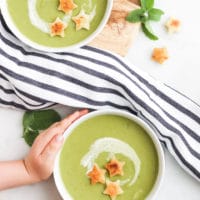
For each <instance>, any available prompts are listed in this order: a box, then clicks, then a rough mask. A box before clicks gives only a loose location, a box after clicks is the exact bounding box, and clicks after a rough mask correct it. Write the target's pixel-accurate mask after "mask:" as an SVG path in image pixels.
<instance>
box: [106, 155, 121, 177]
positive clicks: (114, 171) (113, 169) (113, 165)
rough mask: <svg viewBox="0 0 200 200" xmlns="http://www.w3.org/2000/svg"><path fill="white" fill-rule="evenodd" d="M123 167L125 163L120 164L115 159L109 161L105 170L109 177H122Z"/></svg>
mask: <svg viewBox="0 0 200 200" xmlns="http://www.w3.org/2000/svg"><path fill="white" fill-rule="evenodd" d="M124 165H125V162H120V161H119V160H117V159H116V158H115V157H114V158H112V159H111V160H110V162H109V163H107V164H106V166H105V168H106V169H107V170H108V172H109V174H110V177H113V176H116V175H121V176H122V175H123V174H124V171H123V166H124Z"/></svg>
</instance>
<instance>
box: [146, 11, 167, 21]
mask: <svg viewBox="0 0 200 200" xmlns="http://www.w3.org/2000/svg"><path fill="white" fill-rule="evenodd" d="M163 14H164V12H163V11H162V10H160V9H157V8H152V9H150V10H149V11H148V19H149V20H153V21H160V18H161V16H162V15H163Z"/></svg>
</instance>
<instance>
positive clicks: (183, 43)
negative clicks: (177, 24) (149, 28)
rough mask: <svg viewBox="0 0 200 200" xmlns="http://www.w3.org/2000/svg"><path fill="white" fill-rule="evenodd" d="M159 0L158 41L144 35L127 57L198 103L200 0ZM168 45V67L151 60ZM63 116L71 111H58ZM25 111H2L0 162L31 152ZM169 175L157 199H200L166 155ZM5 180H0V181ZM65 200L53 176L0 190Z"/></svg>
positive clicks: (199, 190)
mask: <svg viewBox="0 0 200 200" xmlns="http://www.w3.org/2000/svg"><path fill="white" fill-rule="evenodd" d="M155 1H156V3H155V4H156V7H159V8H161V9H163V10H164V11H165V16H163V18H162V20H161V22H159V23H157V24H153V28H154V30H155V32H156V33H157V34H158V35H159V36H160V40H159V41H156V42H155V41H150V40H148V39H147V38H146V37H145V36H144V35H143V34H142V33H140V34H139V35H138V38H137V40H136V41H135V42H134V45H133V46H132V48H131V49H130V51H129V54H128V56H127V57H128V59H129V60H131V62H132V63H134V65H136V66H138V67H139V68H141V69H143V70H144V71H146V72H148V73H149V74H150V75H151V76H153V77H155V78H156V79H157V80H159V81H162V82H165V83H167V84H168V85H170V86H172V87H174V88H176V89H178V90H179V91H181V92H183V93H185V94H186V95H188V96H189V97H191V98H192V99H193V100H195V101H196V102H197V103H198V104H200V80H199V77H200V23H199V20H200V10H199V9H200V1H198V0H190V1H189V3H190V4H188V2H187V1H186V0H167V1H159V0H155ZM170 16H173V17H176V18H178V19H180V20H181V22H182V26H181V31H180V32H179V33H178V34H173V35H169V34H167V33H166V31H165V28H164V23H165V22H166V20H167V19H168V18H169V17H170ZM163 46H165V47H167V48H168V50H169V54H170V58H169V60H168V61H167V62H166V63H165V64H164V65H159V64H156V63H154V62H153V61H151V59H150V57H151V52H152V49H153V48H154V47H163ZM57 110H58V111H59V112H60V113H61V115H62V116H65V115H66V114H68V113H70V112H71V111H72V108H67V107H64V108H63V107H59V108H57ZM22 116H23V112H22V111H17V110H11V109H4V108H0V160H12V159H21V158H23V157H24V156H25V155H26V154H27V152H28V151H29V147H28V146H27V145H26V144H25V143H24V140H23V138H22ZM165 158H166V171H165V176H164V180H163V184H162V186H161V188H160V191H159V192H158V195H157V198H156V199H159V200H168V199H172V200H174V199H176V200H200V183H199V182H197V181H196V180H194V179H193V178H192V177H191V176H190V175H188V174H187V173H186V172H185V171H183V170H182V169H181V168H180V167H179V165H178V164H177V163H176V161H175V160H174V159H173V158H172V157H171V155H170V154H169V153H168V152H167V151H165ZM0 178H1V177H0ZM25 199H29V200H61V198H60V196H59V194H58V192H57V190H56V188H55V185H54V181H53V178H52V177H51V178H50V179H49V180H48V181H46V182H42V183H38V184H34V185H28V186H23V187H19V188H15V189H9V190H5V191H1V192H0V200H25Z"/></svg>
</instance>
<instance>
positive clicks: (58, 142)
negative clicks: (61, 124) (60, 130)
mask: <svg viewBox="0 0 200 200" xmlns="http://www.w3.org/2000/svg"><path fill="white" fill-rule="evenodd" d="M63 141H64V138H63V135H62V134H57V135H55V136H54V137H53V138H52V140H51V141H50V142H49V143H48V144H47V145H46V146H45V148H44V150H43V152H42V153H41V155H40V156H41V159H42V161H43V162H45V163H46V164H51V163H52V166H53V162H54V160H55V158H56V155H57V153H58V151H59V150H60V148H61V146H62V144H63Z"/></svg>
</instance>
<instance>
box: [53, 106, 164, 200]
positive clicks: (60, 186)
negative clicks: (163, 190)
mask: <svg viewBox="0 0 200 200" xmlns="http://www.w3.org/2000/svg"><path fill="white" fill-rule="evenodd" d="M100 115H117V116H122V117H125V118H127V119H130V120H132V121H134V122H136V123H137V124H139V125H140V126H141V127H142V128H144V130H145V131H146V132H147V133H148V135H149V136H150V137H151V139H152V141H153V143H154V145H155V148H156V151H157V155H158V162H159V169H158V174H157V178H156V181H155V183H154V185H153V187H152V189H151V191H150V193H149V194H148V196H147V197H146V200H153V199H155V196H156V195H157V192H158V191H159V189H160V186H161V184H162V181H163V177H164V171H165V159H164V152H163V148H162V146H161V144H160V142H159V140H158V138H157V136H156V134H155V132H154V131H153V130H152V128H151V127H150V126H149V125H148V124H147V123H146V122H144V121H143V120H142V119H140V118H139V117H137V116H135V115H133V114H131V113H128V112H126V111H121V110H118V109H102V110H97V111H92V112H90V113H88V114H86V115H84V116H82V117H81V118H79V119H78V120H77V121H75V122H74V123H73V124H72V125H71V126H70V127H69V128H68V129H67V130H66V131H65V132H64V141H66V139H67V138H68V137H69V135H71V133H72V131H73V130H74V129H75V128H76V127H77V126H79V125H80V124H81V123H82V122H84V121H86V120H88V119H91V118H93V117H96V116H100ZM61 151H62V148H61V149H60V151H59V153H58V154H57V156H56V161H55V166H54V171H53V177H54V181H55V184H56V187H57V189H58V191H59V193H60V195H61V197H62V198H63V199H66V200H72V199H73V198H72V197H71V196H70V194H69V193H68V192H66V188H65V186H64V184H63V183H62V179H61V176H60V168H59V158H60V154H61Z"/></svg>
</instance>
